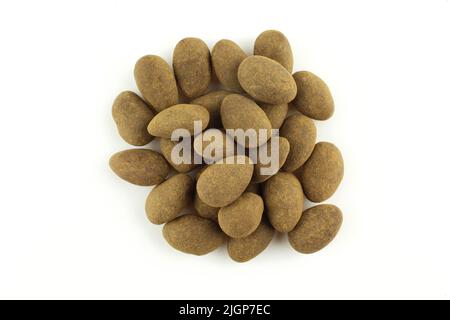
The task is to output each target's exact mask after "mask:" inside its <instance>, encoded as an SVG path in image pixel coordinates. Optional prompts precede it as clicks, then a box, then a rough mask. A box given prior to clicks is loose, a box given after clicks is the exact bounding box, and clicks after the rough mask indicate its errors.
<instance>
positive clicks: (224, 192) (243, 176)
mask: <svg viewBox="0 0 450 320" xmlns="http://www.w3.org/2000/svg"><path fill="white" fill-rule="evenodd" d="M252 175H253V164H252V162H251V160H250V159H249V158H247V157H245V156H235V157H228V158H226V159H223V163H216V164H213V165H210V166H208V167H207V168H206V169H205V170H204V171H203V172H202V173H201V174H200V176H199V178H198V181H197V192H198V196H199V197H200V199H201V200H202V201H203V202H204V203H206V204H207V205H209V206H210V207H214V208H221V207H225V206H227V205H229V204H230V203H232V202H233V201H235V200H236V199H237V198H239V197H240V196H241V195H242V194H243V193H244V191H245V189H247V187H248V185H249V184H250V180H251V179H252Z"/></svg>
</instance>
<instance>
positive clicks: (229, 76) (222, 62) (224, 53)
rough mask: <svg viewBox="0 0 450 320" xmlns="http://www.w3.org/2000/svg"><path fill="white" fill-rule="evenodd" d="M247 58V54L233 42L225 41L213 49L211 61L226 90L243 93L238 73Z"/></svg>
mask: <svg viewBox="0 0 450 320" xmlns="http://www.w3.org/2000/svg"><path fill="white" fill-rule="evenodd" d="M245 58H247V54H246V53H245V52H244V51H243V50H242V49H241V48H240V47H239V46H238V45H237V44H236V43H234V42H233V41H231V40H226V39H224V40H220V41H219V42H217V43H216V45H215V46H214V48H213V49H212V53H211V61H212V65H213V68H214V72H215V74H216V77H217V79H218V80H219V82H220V83H221V84H222V85H223V86H224V87H225V88H227V89H230V90H233V91H236V92H240V91H242V88H241V85H240V84H239V80H238V77H237V72H238V68H239V65H240V64H241V62H242V61H243V60H244V59H245Z"/></svg>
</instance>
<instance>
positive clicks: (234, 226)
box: [218, 192, 264, 238]
mask: <svg viewBox="0 0 450 320" xmlns="http://www.w3.org/2000/svg"><path fill="white" fill-rule="evenodd" d="M263 211H264V202H263V200H262V198H261V197H260V196H258V195H256V194H254V193H251V192H246V193H244V194H243V195H242V196H240V197H239V198H238V199H237V200H236V201H234V202H233V203H231V204H229V205H228V206H226V207H223V208H220V210H219V216H218V218H219V226H220V228H221V229H222V230H223V232H225V233H226V234H227V235H228V236H230V237H232V238H243V237H246V236H248V235H250V234H251V233H252V232H253V231H255V230H256V228H258V226H259V224H260V223H261V218H262V214H263Z"/></svg>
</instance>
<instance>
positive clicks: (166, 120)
mask: <svg viewBox="0 0 450 320" xmlns="http://www.w3.org/2000/svg"><path fill="white" fill-rule="evenodd" d="M195 121H201V122H202V130H205V129H206V127H207V126H208V122H209V112H208V110H206V109H205V108H204V107H202V106H198V105H195V104H177V105H175V106H172V107H170V108H167V109H165V110H163V111H161V112H160V113H158V114H157V115H156V116H155V117H154V118H153V119H152V121H150V124H149V125H148V132H149V133H150V134H151V135H152V136H155V137H161V138H167V139H170V138H171V137H172V132H173V131H174V130H176V129H186V130H188V131H189V133H190V134H191V135H193V134H194V122H195Z"/></svg>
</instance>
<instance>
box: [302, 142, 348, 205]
mask: <svg viewBox="0 0 450 320" xmlns="http://www.w3.org/2000/svg"><path fill="white" fill-rule="evenodd" d="M297 175H298V177H299V178H300V181H301V182H302V186H303V190H304V191H305V195H306V197H307V198H308V200H310V201H312V202H323V201H325V200H327V199H328V198H330V197H331V196H332V195H333V194H334V193H335V192H336V190H337V188H338V187H339V184H340V183H341V181H342V178H343V177H344V159H343V158H342V154H341V152H340V151H339V149H338V148H337V147H336V146H335V145H334V144H332V143H329V142H319V143H318V144H316V146H315V147H314V151H313V153H312V154H311V157H310V158H309V159H308V161H307V162H306V163H305V164H304V166H303V167H302V168H301V169H300V170H299V171H298V173H297Z"/></svg>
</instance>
